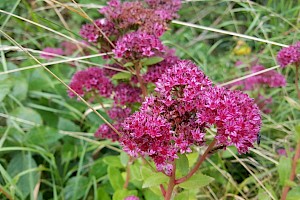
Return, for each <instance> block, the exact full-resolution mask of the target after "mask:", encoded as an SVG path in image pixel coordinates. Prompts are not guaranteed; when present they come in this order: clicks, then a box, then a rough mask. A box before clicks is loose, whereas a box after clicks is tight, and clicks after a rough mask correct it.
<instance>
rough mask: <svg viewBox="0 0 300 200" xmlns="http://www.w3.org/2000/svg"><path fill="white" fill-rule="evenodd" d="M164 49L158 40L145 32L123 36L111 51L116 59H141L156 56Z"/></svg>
mask: <svg viewBox="0 0 300 200" xmlns="http://www.w3.org/2000/svg"><path fill="white" fill-rule="evenodd" d="M164 51H165V48H164V46H163V44H162V43H161V41H160V40H159V38H157V37H156V36H154V35H150V34H148V33H145V32H140V31H137V32H132V33H128V34H126V35H124V36H123V37H122V38H120V39H119V40H118V41H117V43H116V48H115V49H114V50H113V52H114V53H115V56H116V57H117V58H125V59H128V58H129V59H132V58H133V59H141V58H145V57H151V56H154V55H155V56H158V55H159V54H160V53H161V52H164Z"/></svg>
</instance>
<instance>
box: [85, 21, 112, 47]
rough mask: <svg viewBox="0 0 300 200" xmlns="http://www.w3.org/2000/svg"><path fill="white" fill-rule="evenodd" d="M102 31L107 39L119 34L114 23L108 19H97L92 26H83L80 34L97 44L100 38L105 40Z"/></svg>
mask: <svg viewBox="0 0 300 200" xmlns="http://www.w3.org/2000/svg"><path fill="white" fill-rule="evenodd" d="M100 30H101V31H102V32H103V33H104V34H105V35H106V36H107V37H110V36H112V35H114V34H117V33H118V32H117V31H116V29H115V27H114V24H113V23H112V22H110V21H108V20H107V19H97V20H95V21H94V23H92V24H85V25H83V26H82V28H81V29H80V32H79V34H80V35H81V37H83V38H84V39H86V40H87V41H88V42H97V41H98V39H99V38H101V37H102V38H103V35H102V33H101V32H100Z"/></svg>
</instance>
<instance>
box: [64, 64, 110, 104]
mask: <svg viewBox="0 0 300 200" xmlns="http://www.w3.org/2000/svg"><path fill="white" fill-rule="evenodd" d="M69 86H70V87H71V88H72V89H73V90H74V91H75V92H76V93H78V94H79V95H80V96H84V95H85V94H86V93H89V92H95V93H96V94H99V95H100V96H103V97H110V95H111V94H112V91H113V84H112V83H111V81H110V80H109V79H108V78H107V77H106V76H105V75H104V72H103V69H100V68H97V67H91V68H88V69H86V70H82V71H78V72H76V74H74V76H73V77H72V80H71V83H70V85H69ZM68 93H69V96H70V97H71V98H72V97H75V96H76V95H75V94H74V93H73V92H72V91H68Z"/></svg>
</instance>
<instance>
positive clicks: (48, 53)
mask: <svg viewBox="0 0 300 200" xmlns="http://www.w3.org/2000/svg"><path fill="white" fill-rule="evenodd" d="M63 54H64V51H63V50H62V49H61V48H51V47H46V48H45V49H43V53H41V55H40V56H41V58H44V59H46V60H50V59H52V58H55V57H56V56H57V55H63Z"/></svg>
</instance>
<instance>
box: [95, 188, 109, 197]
mask: <svg viewBox="0 0 300 200" xmlns="http://www.w3.org/2000/svg"><path fill="white" fill-rule="evenodd" d="M97 194H98V199H101V200H111V198H110V196H109V195H108V194H107V192H106V191H105V190H104V188H102V187H99V188H98V189H97Z"/></svg>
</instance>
